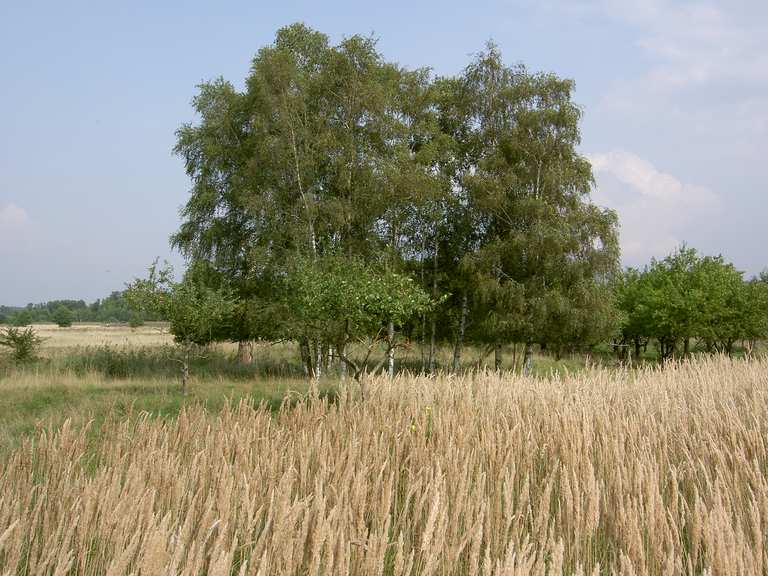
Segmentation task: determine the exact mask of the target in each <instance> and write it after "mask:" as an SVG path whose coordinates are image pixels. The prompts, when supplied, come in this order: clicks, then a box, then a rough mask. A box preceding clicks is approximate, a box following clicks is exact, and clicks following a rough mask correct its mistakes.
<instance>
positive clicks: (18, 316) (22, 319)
mask: <svg viewBox="0 0 768 576" xmlns="http://www.w3.org/2000/svg"><path fill="white" fill-rule="evenodd" d="M32 321H33V319H32V313H31V312H30V310H28V309H26V308H24V309H22V310H19V311H18V312H15V313H14V314H13V315H12V316H11V317H10V324H11V326H16V327H21V326H29V325H30V324H31V323H32Z"/></svg>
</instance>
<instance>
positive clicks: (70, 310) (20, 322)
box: [0, 291, 162, 326]
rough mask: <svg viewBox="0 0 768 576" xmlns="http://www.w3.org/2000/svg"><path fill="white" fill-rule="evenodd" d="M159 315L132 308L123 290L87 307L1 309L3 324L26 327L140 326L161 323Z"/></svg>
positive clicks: (62, 303)
mask: <svg viewBox="0 0 768 576" xmlns="http://www.w3.org/2000/svg"><path fill="white" fill-rule="evenodd" d="M161 319H162V318H161V317H160V316H158V315H157V314H154V315H153V314H151V313H150V314H149V315H147V314H144V313H140V312H137V311H136V310H135V309H133V308H131V307H130V305H129V304H128V302H127V301H126V299H125V295H124V292H123V291H115V292H112V293H111V294H110V295H109V296H107V297H106V298H102V299H99V300H96V301H95V302H92V303H90V304H86V302H85V301H83V300H51V301H49V302H43V303H39V304H27V305H26V306H24V307H13V306H0V324H9V325H11V326H27V325H29V324H35V323H46V322H53V323H55V324H58V325H60V326H70V325H71V324H72V323H73V322H102V323H110V322H124V323H133V324H140V323H142V322H143V321H144V320H161Z"/></svg>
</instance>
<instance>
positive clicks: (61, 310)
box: [52, 304, 72, 328]
mask: <svg viewBox="0 0 768 576" xmlns="http://www.w3.org/2000/svg"><path fill="white" fill-rule="evenodd" d="M52 319H53V321H54V322H55V323H56V324H57V325H58V326H59V328H69V327H70V326H72V311H71V310H70V309H69V308H67V307H66V306H64V305H63V304H59V305H58V306H57V307H56V309H55V310H54V311H53V316H52Z"/></svg>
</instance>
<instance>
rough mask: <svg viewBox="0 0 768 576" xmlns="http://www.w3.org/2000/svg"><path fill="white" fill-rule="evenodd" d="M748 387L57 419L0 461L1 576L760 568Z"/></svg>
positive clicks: (507, 380) (573, 380)
mask: <svg viewBox="0 0 768 576" xmlns="http://www.w3.org/2000/svg"><path fill="white" fill-rule="evenodd" d="M767 375H768V364H766V363H765V362H763V361H753V362H741V361H738V362H730V361H728V360H725V359H713V360H704V361H700V362H697V363H692V364H688V365H683V366H676V367H670V368H667V369H666V370H665V371H663V372H661V371H650V370H643V371H639V372H621V371H607V370H591V371H583V372H580V373H579V374H577V375H574V376H570V377H568V378H567V379H559V378H553V379H524V378H521V377H518V376H504V375H496V374H474V375H471V376H467V377H462V378H457V377H438V378H397V379H395V380H394V381H387V380H386V379H378V380H376V381H375V382H373V383H372V385H371V388H370V394H369V397H368V398H367V400H366V401H364V402H363V401H360V400H359V398H358V396H357V395H356V394H355V393H354V391H351V390H350V391H346V390H343V389H342V390H341V391H340V393H339V395H338V396H334V397H330V398H329V397H326V398H325V399H320V398H313V397H309V398H307V399H305V400H303V401H300V402H298V403H297V404H296V405H295V406H292V407H290V408H288V407H286V408H285V409H283V410H281V411H279V412H278V413H277V414H274V413H273V412H271V411H270V409H269V408H268V407H266V406H261V407H256V406H254V405H253V404H252V403H240V404H238V405H234V406H230V407H225V408H224V409H223V410H222V411H221V412H219V413H218V414H217V415H214V416H212V415H211V414H208V413H205V412H204V411H202V410H201V409H200V408H199V407H194V408H191V409H189V410H184V411H182V413H181V415H180V416H179V418H178V419H173V420H167V419H148V418H145V417H140V418H133V419H126V418H124V415H121V414H119V413H115V414H113V415H111V416H110V417H109V418H107V419H105V420H103V421H102V422H100V423H98V425H97V426H98V430H97V431H96V433H93V431H91V432H89V431H88V429H87V428H86V429H82V428H80V427H78V426H72V425H65V426H64V427H63V428H61V429H59V430H58V431H56V432H55V433H53V434H43V435H40V436H38V437H36V438H35V439H28V440H25V441H24V442H23V444H22V446H20V447H19V448H17V449H15V450H13V451H11V452H10V453H9V454H7V455H5V456H4V465H3V466H2V467H1V468H0V470H2V472H0V542H2V543H1V544H0V573H3V574H115V575H117V574H213V575H225V574H356V575H357V574H361V575H367V574H387V575H389V574H397V575H400V574H419V575H421V574H424V575H426V574H457V575H458V574H462V575H463V574H498V575H501V574H718V575H720V574H723V575H724V574H764V573H765V569H766V567H768V564H767V563H766V562H768V555H767V554H766V551H767V550H768V549H767V548H766V534H767V533H768V532H767V530H766V529H767V528H768V452H767V451H766V438H768V376H767ZM93 384H94V385H98V383H96V382H94V383H93Z"/></svg>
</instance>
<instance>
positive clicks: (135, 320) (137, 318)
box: [128, 312, 144, 328]
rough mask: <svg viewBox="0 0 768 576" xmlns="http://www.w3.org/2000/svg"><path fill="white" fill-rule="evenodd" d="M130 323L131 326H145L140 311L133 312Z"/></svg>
mask: <svg viewBox="0 0 768 576" xmlns="http://www.w3.org/2000/svg"><path fill="white" fill-rule="evenodd" d="M128 325H129V326H130V327H131V328H138V327H139V326H144V317H143V316H142V315H141V314H140V313H139V312H131V317H130V318H129V319H128Z"/></svg>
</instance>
